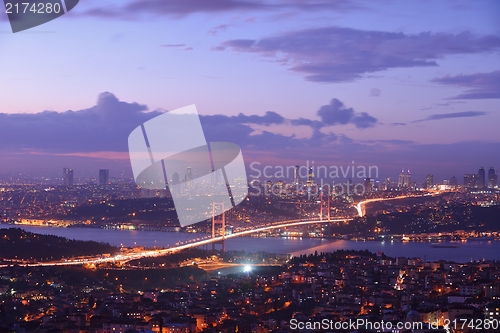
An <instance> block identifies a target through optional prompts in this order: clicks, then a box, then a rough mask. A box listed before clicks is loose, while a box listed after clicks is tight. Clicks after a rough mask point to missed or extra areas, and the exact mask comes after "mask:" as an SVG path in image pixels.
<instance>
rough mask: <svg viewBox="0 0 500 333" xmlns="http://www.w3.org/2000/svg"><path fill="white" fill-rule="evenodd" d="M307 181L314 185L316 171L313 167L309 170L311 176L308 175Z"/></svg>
mask: <svg viewBox="0 0 500 333" xmlns="http://www.w3.org/2000/svg"><path fill="white" fill-rule="evenodd" d="M307 181H308V182H309V183H311V184H314V170H313V167H310V168H309V175H308V178H307Z"/></svg>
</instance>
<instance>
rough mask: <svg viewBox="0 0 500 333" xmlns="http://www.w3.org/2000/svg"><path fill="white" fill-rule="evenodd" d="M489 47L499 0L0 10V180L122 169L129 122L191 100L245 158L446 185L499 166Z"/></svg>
mask: <svg viewBox="0 0 500 333" xmlns="http://www.w3.org/2000/svg"><path fill="white" fill-rule="evenodd" d="M499 55H500V2H498V1H474V2H471V1H415V2H409V1H389V0H386V1H377V2H373V1H352V0H339V1H327V0H314V1H306V0H275V1H266V0H204V1H198V0H120V1H114V0H108V1H105V2H104V1H97V0H82V1H80V3H79V4H78V5H77V6H76V7H75V8H74V9H73V10H72V11H70V12H69V13H67V14H65V15H63V16H62V17H59V18H57V19H55V20H53V21H51V22H48V23H46V24H44V25H41V26H38V27H35V28H32V29H29V30H26V31H24V32H18V33H12V31H11V30H10V25H9V22H8V19H7V15H6V14H5V13H4V11H2V12H1V13H0V73H1V80H0V174H4V175H6V174H18V173H19V174H35V173H39V174H55V175H59V176H60V174H61V173H62V168H63V167H72V168H73V169H74V170H75V177H78V175H84V174H85V175H92V174H94V173H95V176H96V177H97V170H98V169H101V168H109V169H110V174H111V176H115V177H118V176H121V175H125V176H130V175H131V166H130V161H129V155H128V149H127V138H128V135H129V134H130V132H131V131H132V130H133V129H134V128H136V127H137V126H139V125H141V124H142V123H143V122H145V121H147V120H149V119H152V118H153V117H155V116H158V115H160V114H161V113H164V112H167V111H170V110H175V109H178V108H181V107H183V106H187V105H191V104H195V105H196V107H197V109H198V112H199V114H200V118H201V122H202V125H203V129H204V132H205V136H206V138H207V140H208V141H229V142H234V143H237V144H238V145H240V147H241V148H242V152H243V156H244V158H245V162H246V163H247V166H248V165H250V163H252V162H257V163H259V164H260V165H261V166H265V165H273V166H277V165H282V166H288V165H305V164H306V163H307V162H308V161H309V163H311V162H312V161H314V162H315V164H316V165H324V166H342V165H353V164H355V165H357V166H358V165H359V166H367V167H368V166H377V167H378V170H379V175H377V177H376V178H379V179H385V178H386V177H391V178H392V179H393V180H396V178H397V175H398V173H399V172H400V171H401V169H402V168H405V169H410V170H411V172H412V177H413V179H414V180H417V181H424V179H425V176H426V175H427V174H434V175H435V176H434V178H435V179H436V181H441V180H443V179H448V178H450V177H451V176H452V175H455V176H457V177H458V179H459V180H460V179H462V176H463V174H464V173H475V172H477V170H478V169H479V167H480V166H484V167H485V168H486V169H488V168H489V167H496V169H497V170H499V169H500V134H499V133H500V131H499V130H498V127H499V124H500V110H499V105H500V103H499V101H500V61H499V60H500V57H499ZM353 161H354V163H353ZM247 173H248V174H249V175H250V173H251V169H249V168H247Z"/></svg>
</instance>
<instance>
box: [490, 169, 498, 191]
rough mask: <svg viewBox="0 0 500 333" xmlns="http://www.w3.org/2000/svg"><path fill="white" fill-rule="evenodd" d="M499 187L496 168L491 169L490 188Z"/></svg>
mask: <svg viewBox="0 0 500 333" xmlns="http://www.w3.org/2000/svg"><path fill="white" fill-rule="evenodd" d="M497 185H498V176H497V174H496V173H495V168H493V167H491V168H490V169H489V170H488V187H489V188H495V187H496V186H497Z"/></svg>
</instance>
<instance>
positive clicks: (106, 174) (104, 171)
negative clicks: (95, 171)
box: [99, 169, 109, 185]
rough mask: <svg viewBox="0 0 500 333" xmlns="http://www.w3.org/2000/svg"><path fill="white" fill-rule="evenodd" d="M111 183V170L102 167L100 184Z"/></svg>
mask: <svg viewBox="0 0 500 333" xmlns="http://www.w3.org/2000/svg"><path fill="white" fill-rule="evenodd" d="M108 183H109V170H108V169H101V170H99V185H106V184H108Z"/></svg>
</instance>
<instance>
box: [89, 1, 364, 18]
mask: <svg viewBox="0 0 500 333" xmlns="http://www.w3.org/2000/svg"><path fill="white" fill-rule="evenodd" d="M360 8H363V7H362V6H361V5H359V4H357V3H356V2H354V1H351V0H339V1H334V2H331V1H316V2H314V3H311V2H309V1H307V0H276V1H273V2H269V1H264V0H260V1H259V0H168V1H165V0H147V1H146V0H132V1H128V2H127V1H124V4H123V5H122V6H118V7H117V6H107V7H106V6H102V5H100V6H99V7H95V8H92V9H90V10H88V11H87V12H86V13H85V15H90V16H96V17H103V18H107V19H109V18H117V19H131V18H140V17H141V16H143V15H149V16H169V17H183V16H186V15H190V14H195V13H222V12H234V11H241V12H248V11H259V12H262V11H277V10H292V9H294V10H302V11H322V10H332V11H336V12H345V11H351V10H358V9H360Z"/></svg>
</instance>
